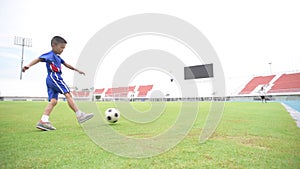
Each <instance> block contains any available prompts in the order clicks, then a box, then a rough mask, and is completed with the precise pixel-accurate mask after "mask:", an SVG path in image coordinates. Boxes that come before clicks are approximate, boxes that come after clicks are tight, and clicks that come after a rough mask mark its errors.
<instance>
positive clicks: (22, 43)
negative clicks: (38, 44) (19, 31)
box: [14, 36, 32, 80]
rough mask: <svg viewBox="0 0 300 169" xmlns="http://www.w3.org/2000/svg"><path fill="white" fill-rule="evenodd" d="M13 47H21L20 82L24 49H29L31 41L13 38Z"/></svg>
mask: <svg viewBox="0 0 300 169" xmlns="http://www.w3.org/2000/svg"><path fill="white" fill-rule="evenodd" d="M14 44H15V45H19V46H22V56H21V72H20V80H22V68H23V62H24V47H25V46H26V47H31V46H32V40H31V39H30V38H23V37H18V36H15V42H14Z"/></svg>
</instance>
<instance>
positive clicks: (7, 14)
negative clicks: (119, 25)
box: [0, 0, 300, 96]
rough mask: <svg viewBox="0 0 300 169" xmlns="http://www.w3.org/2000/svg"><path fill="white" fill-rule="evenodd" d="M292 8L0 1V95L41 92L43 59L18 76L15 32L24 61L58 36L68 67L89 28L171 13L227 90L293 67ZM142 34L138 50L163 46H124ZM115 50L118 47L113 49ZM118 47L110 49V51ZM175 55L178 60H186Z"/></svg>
mask: <svg viewBox="0 0 300 169" xmlns="http://www.w3.org/2000/svg"><path fill="white" fill-rule="evenodd" d="M299 9H300V2H299V1H297V0H281V1H279V0H252V1H241V0H228V1H222V0H211V1H201V0H189V1H180V0H152V1H141V0H128V1H122V0H109V1H108V0H107V1H102V0H95V1H92V0H85V1H81V0H78V1H71V0H64V1H60V0H44V1H39V0H26V1H23V0H0V24H1V25H0V64H1V68H2V71H1V72H0V96H1V95H2V96H46V95H47V92H46V85H45V77H46V74H47V73H46V69H45V65H44V64H42V63H39V64H37V65H35V66H34V67H32V68H30V69H29V70H28V72H26V73H25V74H23V79H22V80H20V79H19V77H20V65H21V46H17V45H14V37H15V36H21V37H26V38H31V39H32V47H28V48H25V52H24V65H26V64H28V63H29V62H30V61H31V60H33V59H35V58H37V57H39V56H40V55H41V54H43V53H46V52H48V51H50V50H51V48H50V40H51V38H52V37H53V36H55V35H59V36H62V37H64V38H65V39H66V40H67V41H68V44H67V47H66V49H65V50H64V52H63V54H62V55H61V56H62V58H63V59H64V60H65V61H66V62H68V63H69V64H71V65H74V66H76V64H77V59H78V57H79V56H80V54H81V52H82V50H83V49H84V47H85V45H86V43H87V42H88V41H89V39H90V38H92V37H93V35H94V34H95V33H96V32H98V31H99V30H100V29H102V28H103V27H105V26H106V25H108V24H110V23H112V22H115V21H116V20H119V19H121V18H124V17H127V16H131V15H135V14H142V13H160V14H167V15H171V16H175V17H178V18H180V19H183V20H185V21H187V22H189V23H190V24H192V25H193V26H195V27H196V28H197V29H199V30H200V31H201V32H202V34H203V35H204V36H205V37H206V38H207V39H208V40H209V42H210V43H211V44H212V46H213V47H214V49H215V51H216V52H217V55H218V57H219V59H220V62H221V64H222V67H223V70H224V74H225V79H226V86H227V88H228V89H227V93H228V94H232V93H235V92H236V91H237V90H238V89H240V88H241V86H243V85H244V84H245V83H246V82H247V80H249V79H250V78H251V77H252V76H255V75H266V74H270V73H272V74H275V73H282V72H295V71H300V66H299V65H300V31H299V30H300V22H299V20H300V10H299ZM147 38H148V41H149V39H150V41H151V42H152V43H149V44H146V45H145V44H144V46H143V48H147V45H149V46H151V45H161V48H163V49H166V50H168V49H170V45H169V46H168V45H163V44H166V43H157V41H155V38H153V37H144V39H143V38H141V39H133V40H132V41H130V42H127V43H128V44H130V43H131V46H134V45H132V44H139V42H141V41H143V40H144V41H145V40H147ZM151 38H152V40H151ZM168 43H170V44H171V43H172V42H168ZM123 45H126V44H123ZM174 45H176V44H174ZM129 46H130V45H129ZM149 46H148V47H149ZM117 49H120V51H122V50H121V46H120V47H119V48H116V50H117ZM139 49H140V48H138V47H137V48H131V49H130V50H131V51H132V52H134V51H135V52H137V51H138V50H139ZM170 50H172V49H170ZM173 50H174V49H173ZM120 51H119V53H118V51H115V52H116V53H117V54H116V55H118V54H120ZM182 51H184V49H182ZM182 51H181V52H182ZM123 52H124V51H123ZM126 52H128V51H126ZM173 52H174V51H173ZM177 52H178V55H179V57H180V56H181V57H182V59H184V57H186V56H183V55H180V51H177ZM186 53H188V52H186ZM111 55H113V54H111ZM108 59H109V58H108ZM108 63H109V62H108ZM269 63H271V64H269ZM112 66H114V67H117V65H112ZM107 67H108V66H107ZM100 69H101V68H100ZM102 69H104V70H107V69H109V68H106V67H102ZM63 71H64V72H63V73H64V80H65V81H66V82H67V84H69V85H70V86H72V83H73V76H74V72H73V71H71V70H67V69H63ZM112 72H113V71H112ZM152 73H153V74H152V75H151V73H149V72H147V76H148V77H149V76H153V78H148V79H156V81H160V80H161V79H160V78H163V77H164V76H166V75H161V76H160V78H158V77H159V76H157V74H155V73H154V72H152ZM112 74H113V73H112ZM111 76H112V75H110V74H108V75H102V76H99V77H100V79H98V80H96V81H97V84H96V88H98V87H99V88H101V87H109V81H110V80H111V79H109V77H111ZM139 79H140V80H139ZM133 81H134V83H137V84H138V83H140V84H143V82H145V79H141V76H137V78H136V79H135V80H134V79H133ZM149 82H151V81H149Z"/></svg>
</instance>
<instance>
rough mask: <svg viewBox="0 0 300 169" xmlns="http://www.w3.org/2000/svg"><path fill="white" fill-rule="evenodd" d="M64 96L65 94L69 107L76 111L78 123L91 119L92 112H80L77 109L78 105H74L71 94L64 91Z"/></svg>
mask: <svg viewBox="0 0 300 169" xmlns="http://www.w3.org/2000/svg"><path fill="white" fill-rule="evenodd" d="M65 96H66V99H67V102H68V105H69V107H70V108H71V109H72V110H73V111H74V112H75V113H76V116H77V119H78V122H79V123H83V122H85V121H87V120H89V119H91V118H92V117H94V114H93V113H90V114H87V113H84V112H81V111H80V110H79V109H78V107H77V106H76V104H75V102H74V99H73V98H72V95H71V94H70V93H65Z"/></svg>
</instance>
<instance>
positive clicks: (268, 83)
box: [238, 72, 300, 95]
mask: <svg viewBox="0 0 300 169" xmlns="http://www.w3.org/2000/svg"><path fill="white" fill-rule="evenodd" d="M262 87H263V88H264V90H265V92H266V93H267V94H272V95H290V94H300V72H297V73H281V74H276V75H269V76H255V77H253V78H252V79H251V80H250V81H249V82H248V83H247V84H246V85H245V86H244V88H243V89H242V90H241V91H240V92H239V93H238V94H239V95H255V94H257V93H258V90H259V89H261V88H262Z"/></svg>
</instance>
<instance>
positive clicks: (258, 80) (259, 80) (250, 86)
mask: <svg viewBox="0 0 300 169" xmlns="http://www.w3.org/2000/svg"><path fill="white" fill-rule="evenodd" d="M275 76H276V75H269V76H256V77H254V78H252V79H251V80H250V81H249V82H248V83H247V84H246V86H245V87H244V88H243V89H242V90H241V91H240V92H239V94H251V93H252V92H253V91H254V89H256V88H257V87H258V86H264V85H268V84H269V82H270V81H271V80H272V79H273V78H274V77H275Z"/></svg>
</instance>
